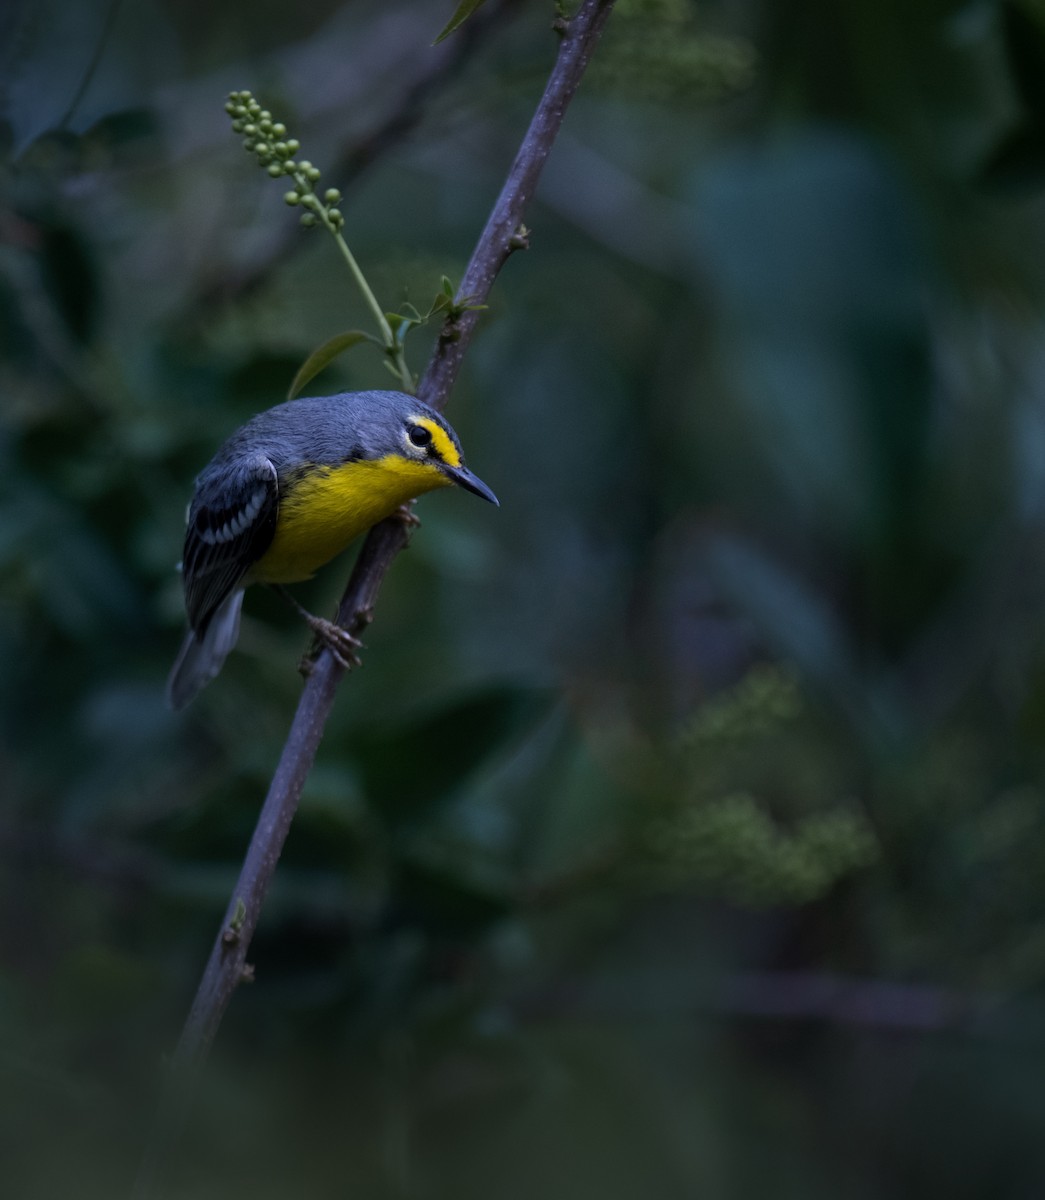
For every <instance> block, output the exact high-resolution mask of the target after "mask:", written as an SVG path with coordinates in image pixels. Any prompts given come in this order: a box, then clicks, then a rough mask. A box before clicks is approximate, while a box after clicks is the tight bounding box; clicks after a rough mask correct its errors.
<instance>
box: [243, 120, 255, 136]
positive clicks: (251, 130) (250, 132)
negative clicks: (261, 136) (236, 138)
mask: <svg viewBox="0 0 1045 1200" xmlns="http://www.w3.org/2000/svg"><path fill="white" fill-rule="evenodd" d="M243 132H244V133H245V134H246V135H247V137H253V136H254V135H255V134H256V133H257V132H258V127H257V125H255V124H253V123H251V124H248V125H244V126H243Z"/></svg>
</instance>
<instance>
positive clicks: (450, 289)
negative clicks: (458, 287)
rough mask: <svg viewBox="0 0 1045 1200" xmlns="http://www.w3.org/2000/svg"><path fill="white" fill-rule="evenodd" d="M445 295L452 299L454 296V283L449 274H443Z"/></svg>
mask: <svg viewBox="0 0 1045 1200" xmlns="http://www.w3.org/2000/svg"><path fill="white" fill-rule="evenodd" d="M443 295H444V296H445V297H446V298H447V300H452V299H453V298H454V285H453V284H452V283H451V282H450V277H449V276H448V275H444V276H443Z"/></svg>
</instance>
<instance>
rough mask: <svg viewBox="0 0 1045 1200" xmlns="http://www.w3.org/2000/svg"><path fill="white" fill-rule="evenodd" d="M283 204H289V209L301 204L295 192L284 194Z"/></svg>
mask: <svg viewBox="0 0 1045 1200" xmlns="http://www.w3.org/2000/svg"><path fill="white" fill-rule="evenodd" d="M283 203H284V204H289V205H290V206H291V208H293V207H294V205H295V204H300V203H301V197H300V196H299V195H298V194H297V192H284V193H283Z"/></svg>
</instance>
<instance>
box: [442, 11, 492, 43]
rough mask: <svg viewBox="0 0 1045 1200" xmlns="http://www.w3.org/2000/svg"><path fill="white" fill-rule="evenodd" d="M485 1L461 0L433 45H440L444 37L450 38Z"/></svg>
mask: <svg viewBox="0 0 1045 1200" xmlns="http://www.w3.org/2000/svg"><path fill="white" fill-rule="evenodd" d="M485 3H486V0H461V3H460V4H458V6H457V8H456V10H455V11H454V15H453V16H452V17H451V18H450V20H449V21H448V22H447V23H446V26H445V28H444V29H443V31H442V33H440V35H439V36H438V37H437V38H436V39H435V41H434V42H433V43H432V45H433V46H438V45H439V43H440V42H441V41H442V40H443V38H448V37H449V36H450V34H451V33H453V32H454V30H455V29H460V28H461V26H462V25H463V24H464V23H465V21H467V20H468V18H469V17H470V16H471V15H472V13H474V12H475V11H476V9H478V8H481V7H482V6H483V5H484V4H485Z"/></svg>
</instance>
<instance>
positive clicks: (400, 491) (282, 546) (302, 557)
mask: <svg viewBox="0 0 1045 1200" xmlns="http://www.w3.org/2000/svg"><path fill="white" fill-rule="evenodd" d="M449 484H450V480H449V479H447V477H446V476H445V475H444V474H443V473H442V471H440V470H438V469H437V468H436V467H432V466H429V465H427V464H426V463H419V462H417V463H415V462H410V461H408V460H407V459H405V458H400V457H399V456H398V455H389V456H388V457H387V458H380V459H376V460H374V461H363V462H351V463H346V464H345V465H344V466H341V467H317V468H310V469H309V470H307V471H305V472H303V473H302V474H301V475H300V476H299V477H298V478H297V479H296V480H295V481H293V482H292V483H290V484H288V485H287V486H286V488H285V490H284V492H283V494H282V495H281V497H280V502H279V518H278V521H277V523H276V533H275V536H274V537H273V539H272V544H271V545H270V546H269V548H268V550H266V551H265V553H264V554H263V555H262V557H261V558H260V559H258V561H257V562H256V563H255V564H254V566H253V567H252V568H251V570H250V574H249V576H248V581H249V582H250V583H296V582H298V581H299V580H301V579H309V578H310V577H311V576H312V575H313V574H314V572H315V571H317V570H318V569H319V568H320V567H321V566H323V564H324V563H328V562H329V561H330V560H331V559H332V558H334V557H335V556H336V555H338V554H340V553H341V551H342V550H344V549H345V547H346V546H347V545H348V544H349V542H351V541H352V540H353V539H354V538H356V537H358V536H359V535H360V534H361V533H363V531H364V530H367V529H369V528H370V526H371V525H374V524H376V523H377V522H378V521H380V520H382V519H383V518H384V517H387V516H388V515H389V514H390V513H392V512H394V511H395V510H396V509H397V508H398V507H399V505H400V504H404V503H405V502H406V501H407V500H411V499H413V497H414V496H420V495H421V494H422V493H423V492H429V491H431V490H432V489H433V488H437V487H446V486H448V485H449Z"/></svg>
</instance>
